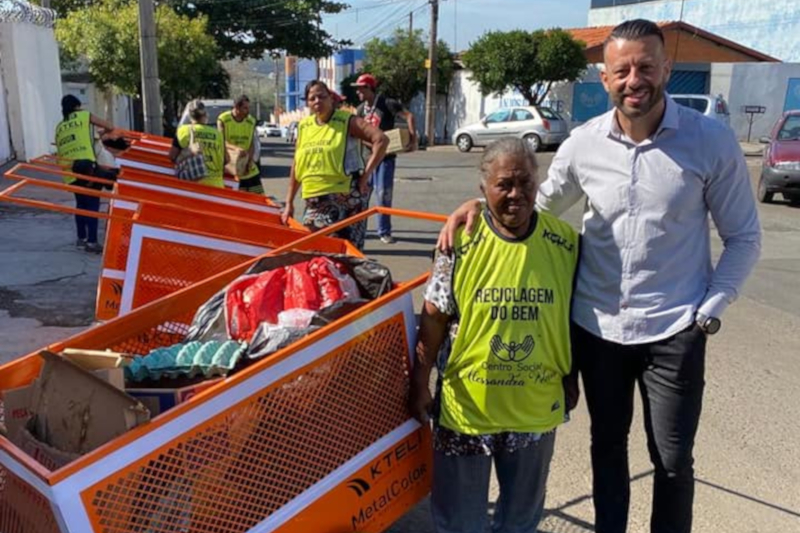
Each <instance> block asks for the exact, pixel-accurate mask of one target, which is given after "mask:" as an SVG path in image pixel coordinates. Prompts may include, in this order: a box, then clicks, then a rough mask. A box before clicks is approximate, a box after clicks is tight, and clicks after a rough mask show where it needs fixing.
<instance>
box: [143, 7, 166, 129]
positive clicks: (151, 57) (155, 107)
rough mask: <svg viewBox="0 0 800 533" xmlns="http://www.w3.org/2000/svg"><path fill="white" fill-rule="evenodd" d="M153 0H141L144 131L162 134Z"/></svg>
mask: <svg viewBox="0 0 800 533" xmlns="http://www.w3.org/2000/svg"><path fill="white" fill-rule="evenodd" d="M153 11H154V8H153V0H139V59H140V61H141V65H142V103H143V105H144V131H145V132H146V133H152V134H153V135H161V132H162V124H161V87H160V81H159V79H158V47H157V43H156V23H155V17H154V14H153Z"/></svg>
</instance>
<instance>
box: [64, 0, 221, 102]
mask: <svg viewBox="0 0 800 533" xmlns="http://www.w3.org/2000/svg"><path fill="white" fill-rule="evenodd" d="M155 18H156V33H157V35H158V42H157V48H158V70H159V77H160V79H161V90H162V92H163V93H170V94H173V95H175V97H177V98H178V99H180V100H187V99H190V98H193V97H196V96H202V95H204V91H206V90H208V89H209V86H210V85H211V86H213V85H214V83H210V82H221V83H223V84H224V83H225V81H224V78H222V79H221V80H216V79H214V78H215V77H217V76H219V75H220V68H219V66H218V61H217V57H218V48H217V45H216V43H215V42H214V39H213V38H212V37H211V36H209V35H208V34H207V33H206V20H205V18H203V17H199V18H195V19H189V18H187V17H183V16H180V15H178V14H176V13H175V12H174V11H173V10H172V9H170V8H169V7H167V6H164V5H160V6H158V8H157V9H156V17H155ZM56 38H57V39H58V42H59V44H60V45H61V53H62V56H63V58H64V59H65V60H66V61H68V62H75V61H85V62H86V65H87V68H88V70H89V73H90V74H91V76H92V79H93V80H94V82H95V83H96V84H97V85H98V87H100V88H101V89H114V90H116V91H117V92H120V93H123V94H138V93H139V92H140V78H141V75H140V72H141V71H140V63H139V26H138V6H137V4H136V2H135V1H133V2H125V1H122V0H103V1H99V2H95V3H94V4H92V5H91V6H89V7H84V8H81V9H77V10H75V11H72V12H71V13H70V14H69V15H68V16H67V17H65V18H63V19H59V20H58V22H57V24H56ZM210 73H211V74H212V77H211V79H209V74H210Z"/></svg>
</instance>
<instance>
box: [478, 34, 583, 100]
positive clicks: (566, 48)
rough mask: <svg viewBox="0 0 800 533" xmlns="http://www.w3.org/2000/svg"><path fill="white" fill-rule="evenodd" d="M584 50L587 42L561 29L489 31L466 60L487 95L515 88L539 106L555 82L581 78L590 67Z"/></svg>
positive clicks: (482, 90)
mask: <svg viewBox="0 0 800 533" xmlns="http://www.w3.org/2000/svg"><path fill="white" fill-rule="evenodd" d="M583 50H584V43H582V42H580V41H576V40H575V39H573V38H572V36H571V35H570V34H569V33H567V32H565V31H564V30H561V29H552V30H537V31H534V32H527V31H522V30H516V31H510V32H488V33H485V34H484V35H483V36H482V37H481V38H480V39H478V40H477V41H476V42H475V43H474V44H473V45H472V46H471V47H470V49H469V50H468V51H467V52H465V53H464V55H463V56H462V59H463V61H464V66H465V67H466V68H467V69H469V70H470V71H471V75H470V79H471V80H472V81H474V82H477V83H478V84H479V85H480V89H481V93H483V95H484V96H488V95H490V94H497V95H501V94H503V93H505V92H506V91H508V90H509V89H512V88H513V89H516V90H517V91H519V92H520V94H521V95H522V96H523V97H524V98H525V99H526V100H527V101H528V103H529V104H530V105H538V104H539V103H541V102H542V100H544V99H545V97H546V96H547V93H548V92H549V91H550V87H551V86H552V84H553V83H555V82H560V81H574V80H576V79H578V77H580V75H581V73H582V72H583V71H584V70H585V69H586V57H585V56H584V53H583Z"/></svg>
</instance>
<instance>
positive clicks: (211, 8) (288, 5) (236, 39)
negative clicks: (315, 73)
mask: <svg viewBox="0 0 800 533" xmlns="http://www.w3.org/2000/svg"><path fill="white" fill-rule="evenodd" d="M167 3H168V4H169V5H170V6H172V7H173V9H175V11H176V12H177V13H179V14H182V15H186V16H188V17H192V18H194V17H198V16H205V17H207V18H208V29H209V32H210V33H211V35H213V36H214V39H216V41H217V44H218V45H219V47H220V50H221V51H222V53H223V55H224V57H225V58H226V59H233V58H236V57H238V58H241V59H259V58H261V57H262V56H263V55H264V54H265V53H267V52H269V51H274V50H286V52H287V53H288V54H290V55H296V56H299V57H311V58H313V57H328V56H329V55H331V54H332V53H333V52H334V50H335V49H336V48H338V47H341V46H346V45H349V44H351V43H350V41H336V40H335V39H334V38H333V37H332V36H331V35H330V34H329V33H327V32H326V31H324V30H323V29H322V28H321V27H320V26H321V22H322V15H330V14H335V13H339V12H341V11H342V10H343V9H345V8H347V7H348V6H347V4H344V3H341V2H338V1H336V0H287V1H276V0H225V1H220V0H168V2H167Z"/></svg>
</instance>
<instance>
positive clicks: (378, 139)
mask: <svg viewBox="0 0 800 533" xmlns="http://www.w3.org/2000/svg"><path fill="white" fill-rule="evenodd" d="M305 97H306V103H307V105H308V106H309V107H310V108H311V111H312V113H313V114H312V115H311V116H309V117H307V118H305V119H303V120H302V121H301V122H300V125H299V126H298V127H297V148H296V150H295V156H294V163H293V164H292V169H291V173H290V180H289V192H288V194H287V195H286V207H285V209H284V211H283V213H282V215H281V220H282V221H283V223H284V224H286V223H287V222H288V220H289V218H291V217H292V216H293V215H294V198H295V196H296V195H297V191H298V190H300V189H302V195H303V200H305V204H306V205H305V213H304V214H303V224H304V225H305V226H306V227H308V228H309V229H311V230H312V231H315V230H319V229H322V228H325V227H327V226H330V225H331V224H335V223H336V222H339V221H340V220H344V219H345V218H348V217H350V216H353V215H355V214H357V213H359V212H361V211H362V210H363V209H364V208H365V207H366V202H368V201H369V176H370V175H371V174H372V173H373V172H374V171H375V169H376V168H377V166H378V165H379V164H380V162H381V161H382V160H383V156H384V155H385V154H386V148H387V146H388V144H389V140H388V139H387V137H386V135H384V134H383V132H381V131H380V130H379V129H378V128H376V127H374V126H371V125H369V124H368V123H367V122H366V121H364V120H363V119H361V118H359V117H356V116H354V115H352V114H350V113H348V112H347V111H343V110H340V109H336V102H334V98H333V93H332V92H331V91H330V90H329V89H328V87H327V85H325V84H324V83H323V82H321V81H317V80H315V81H312V82H310V83H309V84H308V85H307V86H306V91H305ZM360 141H364V142H368V143H370V144H371V145H372V146H373V149H372V154H371V155H370V158H369V160H368V161H367V163H366V165H364V164H363V161H362V160H361V157H360V155H359V150H358V147H359V142H360ZM362 168H363V172H362ZM365 230H366V221H362V222H360V223H357V224H353V225H351V226H350V227H348V228H346V229H345V230H343V231H341V232H340V233H339V236H341V237H342V238H345V239H348V240H349V241H350V242H352V243H353V244H354V245H355V246H356V247H357V248H359V249H361V248H363V245H364V234H365V232H366V231H365Z"/></svg>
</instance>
